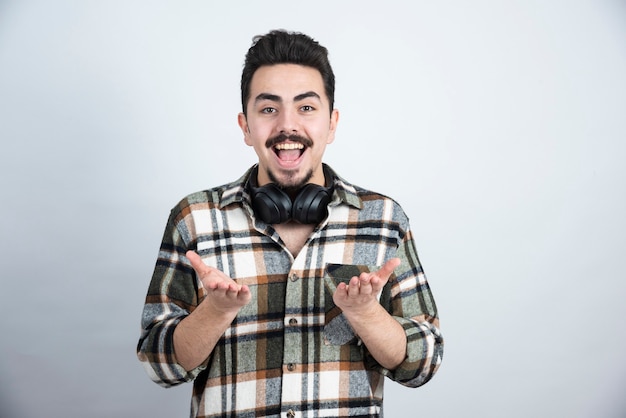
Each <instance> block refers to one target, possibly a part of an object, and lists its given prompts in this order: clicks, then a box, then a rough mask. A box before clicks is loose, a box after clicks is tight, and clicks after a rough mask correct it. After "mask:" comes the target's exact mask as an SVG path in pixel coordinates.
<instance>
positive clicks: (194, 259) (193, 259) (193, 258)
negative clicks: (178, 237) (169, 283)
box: [185, 250, 207, 276]
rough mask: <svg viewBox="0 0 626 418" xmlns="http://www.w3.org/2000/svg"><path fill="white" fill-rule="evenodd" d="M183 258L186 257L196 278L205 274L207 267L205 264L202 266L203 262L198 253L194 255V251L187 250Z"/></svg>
mask: <svg viewBox="0 0 626 418" xmlns="http://www.w3.org/2000/svg"><path fill="white" fill-rule="evenodd" d="M185 257H187V259H188V260H189V262H190V263H191V267H193V269H194V270H195V271H196V274H197V275H198V276H200V275H202V273H204V272H206V270H207V266H206V264H204V262H203V261H202V258H200V256H199V255H198V253H196V252H195V251H191V250H189V251H187V252H186V253H185Z"/></svg>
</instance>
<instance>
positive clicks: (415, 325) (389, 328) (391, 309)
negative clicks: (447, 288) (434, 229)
mask: <svg viewBox="0 0 626 418" xmlns="http://www.w3.org/2000/svg"><path fill="white" fill-rule="evenodd" d="M395 256H396V257H397V259H395V260H396V261H394V259H391V260H389V261H387V263H385V265H384V266H383V267H382V268H381V269H380V270H379V271H377V272H375V273H362V274H361V275H359V276H358V277H352V279H351V280H350V282H349V283H348V285H347V286H346V285H345V284H339V285H338V286H337V290H336V292H335V294H334V295H333V300H334V302H335V305H337V306H339V307H340V308H341V309H342V311H343V314H344V316H345V317H346V319H347V320H348V321H349V323H350V325H351V326H352V327H353V329H354V331H355V332H356V334H357V335H358V336H359V337H360V338H361V340H362V341H363V343H364V344H365V347H367V350H368V351H369V354H370V355H371V359H372V360H373V361H372V360H370V361H371V364H370V366H371V367H376V368H379V369H380V372H381V373H382V374H384V375H386V376H388V377H389V378H391V379H393V380H396V381H398V382H399V383H401V384H403V385H405V386H409V387H417V386H420V385H423V384H424V383H426V382H428V381H429V380H430V379H431V378H432V377H433V376H434V374H435V373H436V371H437V370H438V368H439V365H440V364H441V359H442V356H443V337H442V336H441V332H440V330H439V318H438V314H437V308H436V305H435V302H434V299H433V296H432V294H431V292H430V287H429V285H428V282H427V281H426V277H425V276H424V273H423V271H422V267H421V265H420V263H419V259H418V257H417V252H416V250H415V244H414V242H413V238H412V234H411V232H410V231H409V230H407V231H406V232H405V233H404V234H402V236H401V239H400V240H399V242H398V247H397V250H396V252H395ZM398 260H399V261H398ZM393 271H395V277H394V278H393V279H392V280H389V283H386V282H387V280H388V278H389V277H390V275H391V274H392V272H393ZM383 286H388V289H387V290H389V292H388V294H387V295H388V297H387V298H385V301H383V299H381V300H380V303H378V301H376V296H377V295H378V292H379V291H380V289H382V287H383ZM383 293H384V292H383ZM375 301H376V303H374V302H375Z"/></svg>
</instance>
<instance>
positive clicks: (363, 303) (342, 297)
mask: <svg viewBox="0 0 626 418" xmlns="http://www.w3.org/2000/svg"><path fill="white" fill-rule="evenodd" d="M399 265H400V259H399V258H392V259H390V260H388V261H387V262H386V263H385V264H384V265H383V266H382V267H381V269H380V270H378V271H376V272H374V273H361V274H360V275H359V276H358V277H357V276H354V277H352V278H351V279H350V283H349V284H345V283H343V282H342V283H339V285H338V286H337V290H336V291H335V294H334V295H333V301H334V302H335V305H337V306H338V307H340V308H341V309H342V310H343V311H344V312H346V311H351V312H357V311H358V312H367V310H369V309H372V308H373V307H376V306H377V305H378V293H379V292H380V291H381V290H382V288H383V286H385V283H387V281H388V280H389V276H391V274H392V273H393V270H394V269H395V268H396V267H398V266H399Z"/></svg>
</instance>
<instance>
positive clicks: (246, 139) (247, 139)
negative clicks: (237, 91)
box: [237, 113, 252, 146]
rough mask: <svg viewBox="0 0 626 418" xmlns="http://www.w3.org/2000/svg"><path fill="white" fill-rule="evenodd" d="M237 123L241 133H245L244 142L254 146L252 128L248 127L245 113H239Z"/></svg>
mask: <svg viewBox="0 0 626 418" xmlns="http://www.w3.org/2000/svg"><path fill="white" fill-rule="evenodd" d="M237 123H238V124H239V128H240V129H241V132H243V140H244V142H245V143H246V144H247V145H250V146H252V143H251V142H250V127H249V126H248V119H246V115H244V114H243V113H239V114H238V115H237Z"/></svg>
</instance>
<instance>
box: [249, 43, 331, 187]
mask: <svg viewBox="0 0 626 418" xmlns="http://www.w3.org/2000/svg"><path fill="white" fill-rule="evenodd" d="M241 89H242V100H243V110H244V111H243V112H242V113H239V115H238V123H239V126H240V127H241V131H242V132H243V135H244V141H245V143H246V144H247V145H249V146H251V147H253V148H254V151H255V152H256V154H257V156H258V157H259V169H258V178H257V180H258V184H259V185H260V186H262V185H264V184H267V183H270V182H271V183H276V184H278V186H279V187H281V188H283V189H285V190H286V191H287V192H288V193H295V192H296V191H297V190H299V189H300V188H301V187H302V186H303V185H305V184H306V183H314V184H318V185H324V184H325V177H324V170H323V167H322V157H323V155H324V151H325V149H326V145H328V144H330V143H331V142H333V140H334V139H335V129H336V127H337V122H338V120H339V112H338V111H337V110H336V109H333V105H332V97H333V94H334V76H333V72H332V70H331V68H330V64H329V63H328V57H327V51H326V48H324V47H322V46H320V45H319V44H317V42H315V41H313V40H312V39H311V38H309V37H308V36H305V35H302V34H291V33H287V32H282V31H274V32H270V33H269V34H268V35H265V36H261V37H257V38H255V43H254V44H253V46H252V47H251V48H250V50H249V52H248V55H247V57H246V65H245V68H244V72H243V76H242V82H241Z"/></svg>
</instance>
